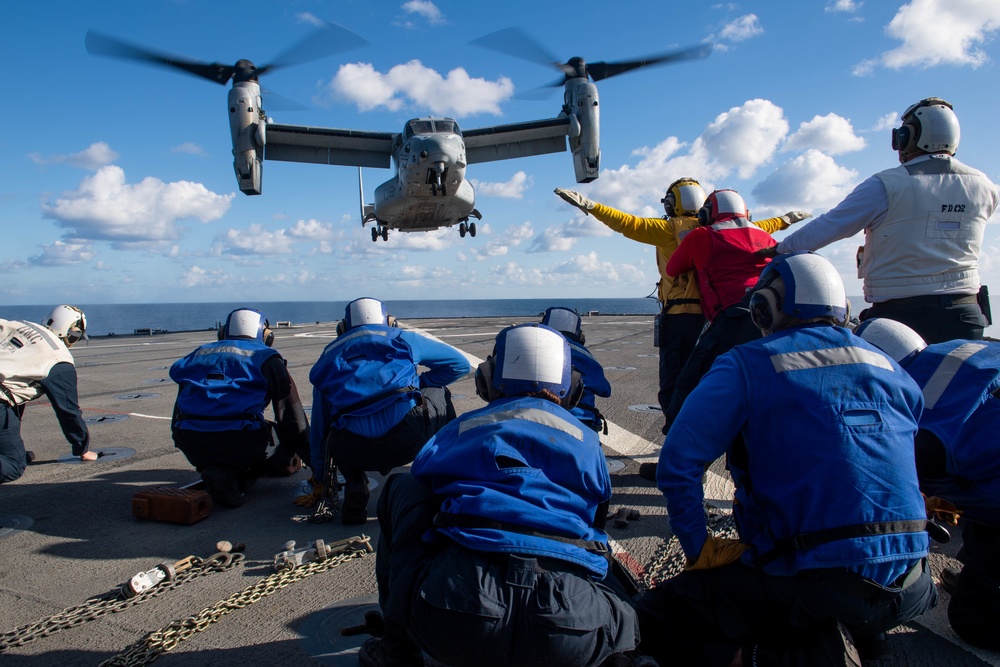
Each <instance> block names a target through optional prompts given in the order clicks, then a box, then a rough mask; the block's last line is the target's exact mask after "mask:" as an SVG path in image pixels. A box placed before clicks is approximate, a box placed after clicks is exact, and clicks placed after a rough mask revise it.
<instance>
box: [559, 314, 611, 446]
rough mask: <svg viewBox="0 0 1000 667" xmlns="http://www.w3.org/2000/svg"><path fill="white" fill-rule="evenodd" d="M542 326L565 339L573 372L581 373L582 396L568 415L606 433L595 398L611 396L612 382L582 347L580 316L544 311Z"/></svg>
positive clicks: (595, 360)
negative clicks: (553, 330) (554, 331)
mask: <svg viewBox="0 0 1000 667" xmlns="http://www.w3.org/2000/svg"><path fill="white" fill-rule="evenodd" d="M542 324H544V325H545V326H547V327H550V328H552V329H555V330H556V331H558V332H559V333H561V334H562V335H563V336H565V338H566V341H567V342H568V343H569V351H570V357H571V359H572V362H573V370H575V371H576V372H578V373H579V374H580V382H581V383H582V384H583V394H582V395H581V396H580V400H579V402H578V403H577V404H576V405H575V406H573V408H572V409H571V410H570V414H572V415H573V416H574V417H576V418H577V419H579V420H580V421H581V422H583V423H584V424H585V425H587V426H589V427H590V428H592V429H593V430H595V431H597V432H598V433H600V432H602V431H603V432H604V433H605V434H607V432H608V424H607V422H606V421H605V419H604V415H603V414H601V411H600V410H599V409H598V408H597V397H598V396H599V397H601V398H608V397H609V396H611V383H610V382H608V378H607V377H606V376H605V375H604V367H603V366H601V362H599V361H598V360H597V358H596V357H594V355H593V354H591V352H590V350H588V349H587V347H586V345H585V343H586V340H587V337H586V336H585V335H584V333H583V324H582V322H581V321H580V316H579V315H578V314H577V313H576V312H574V311H572V310H570V309H569V308H561V307H558V306H555V307H552V308H547V309H546V310H545V313H544V314H543V315H542Z"/></svg>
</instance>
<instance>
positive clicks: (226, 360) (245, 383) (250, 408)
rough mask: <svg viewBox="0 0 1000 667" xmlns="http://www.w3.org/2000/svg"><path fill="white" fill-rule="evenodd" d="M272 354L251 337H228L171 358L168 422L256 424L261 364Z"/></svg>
mask: <svg viewBox="0 0 1000 667" xmlns="http://www.w3.org/2000/svg"><path fill="white" fill-rule="evenodd" d="M276 354H278V351H277V350H273V349H271V348H269V347H267V346H266V345H264V343H262V342H260V341H257V340H249V339H230V340H220V341H217V342H214V343H208V344H206V345H202V346H201V347H199V348H198V349H196V350H194V351H193V352H191V353H190V354H188V355H187V356H185V357H183V358H181V359H178V360H177V361H175V362H174V363H173V365H172V366H171V367H170V379H172V380H173V381H174V382H176V383H177V384H178V391H177V402H176V405H175V416H174V422H173V426H174V427H175V428H181V429H186V430H191V431H201V432H218V431H237V430H240V429H259V428H261V426H263V424H264V409H265V408H266V407H267V404H268V398H269V397H268V385H267V378H266V377H265V376H264V373H263V372H262V370H261V366H263V364H264V362H265V361H267V360H268V359H270V358H271V357H273V356H275V355H276ZM197 417H204V419H198V418H197ZM226 418H230V419H226Z"/></svg>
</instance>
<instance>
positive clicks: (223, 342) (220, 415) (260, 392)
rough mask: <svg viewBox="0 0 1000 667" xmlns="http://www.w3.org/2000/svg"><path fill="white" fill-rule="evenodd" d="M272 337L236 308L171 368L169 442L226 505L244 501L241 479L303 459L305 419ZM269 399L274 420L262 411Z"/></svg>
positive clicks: (252, 313)
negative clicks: (173, 392) (210, 337)
mask: <svg viewBox="0 0 1000 667" xmlns="http://www.w3.org/2000/svg"><path fill="white" fill-rule="evenodd" d="M273 342H274V333H272V332H271V329H270V325H269V323H268V321H267V318H266V317H264V314H263V313H261V312H260V311H259V310H257V309H255V308H238V309H236V310H234V311H233V312H231V313H230V314H229V317H227V318H226V323H225V325H224V326H223V327H222V328H220V329H219V340H218V341H214V342H211V343H207V344H205V345H202V346H200V347H199V348H198V349H196V350H194V351H193V352H191V353H190V354H188V355H187V356H185V357H184V358H182V359H179V360H177V361H175V362H174V364H173V365H172V366H171V367H170V378H171V379H172V380H173V381H174V382H176V383H177V385H178V387H177V400H176V402H175V403H174V413H173V420H172V421H171V432H172V434H173V439H174V444H175V446H176V447H177V448H178V449H180V450H181V451H182V452H184V456H186V457H187V459H188V461H189V462H190V463H191V465H193V466H194V467H195V468H196V469H197V470H198V472H200V473H201V477H202V479H203V480H204V482H205V490H206V491H208V493H209V495H211V496H212V499H213V500H215V502H217V503H219V504H220V505H223V506H225V507H239V506H241V505H243V503H244V502H245V501H246V489H247V486H248V484H249V483H250V482H251V481H252V480H254V479H256V478H257V477H260V476H262V475H270V476H283V475H289V474H291V473H293V472H295V471H296V470H298V469H299V468H300V467H301V465H302V462H305V463H306V464H308V463H309V461H310V458H309V422H308V420H307V418H306V414H305V410H304V408H303V407H302V401H301V399H300V398H299V392H298V389H297V388H296V386H295V381H294V380H293V379H292V376H291V375H290V374H289V373H288V368H287V367H286V365H285V363H286V362H285V360H284V359H283V358H282V356H281V354H279V353H278V351H277V350H275V349H273V348H272V347H271V345H272V344H273ZM268 403H270V404H271V406H272V408H273V410H274V422H273V423H272V422H270V421H268V420H267V419H266V418H265V416H264V410H265V408H267V405H268ZM275 435H276V436H277V442H275Z"/></svg>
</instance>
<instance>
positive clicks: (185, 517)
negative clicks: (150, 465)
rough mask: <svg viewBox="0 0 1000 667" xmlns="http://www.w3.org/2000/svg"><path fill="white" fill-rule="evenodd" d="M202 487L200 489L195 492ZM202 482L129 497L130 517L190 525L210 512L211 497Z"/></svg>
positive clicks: (159, 489) (140, 492)
mask: <svg viewBox="0 0 1000 667" xmlns="http://www.w3.org/2000/svg"><path fill="white" fill-rule="evenodd" d="M199 487H202V488H199ZM203 487H204V483H203V482H200V481H199V482H194V483H192V484H188V485H187V486H181V487H177V486H152V487H149V488H148V489H143V490H142V491H138V492H136V494H135V495H134V496H132V516H134V517H135V518H137V519H150V520H152V521H165V522H167V523H180V524H184V525H188V526H189V525H191V524H193V523H197V522H199V521H201V520H202V519H204V518H205V517H207V516H208V515H209V514H210V513H211V511H212V497H211V496H209V495H208V492H207V491H205V489H204V488H203Z"/></svg>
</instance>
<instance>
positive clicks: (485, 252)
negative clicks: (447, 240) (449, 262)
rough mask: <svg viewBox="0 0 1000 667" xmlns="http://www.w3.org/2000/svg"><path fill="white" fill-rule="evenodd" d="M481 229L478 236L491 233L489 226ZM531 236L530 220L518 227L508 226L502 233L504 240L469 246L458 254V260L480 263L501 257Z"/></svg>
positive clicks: (532, 230) (532, 229)
mask: <svg viewBox="0 0 1000 667" xmlns="http://www.w3.org/2000/svg"><path fill="white" fill-rule="evenodd" d="M483 228H484V229H483V231H481V232H480V234H491V233H492V230H491V229H490V227H489V225H483ZM533 234H534V228H533V227H532V225H531V221H530V220H525V221H524V222H522V223H521V224H519V225H509V226H508V227H507V229H506V230H505V232H504V238H502V239H497V240H491V241H488V242H487V243H486V245H485V246H478V247H477V246H469V247H468V249H467V251H465V250H463V251H462V252H460V253H459V255H458V258H459V259H460V260H461V261H467V260H469V259H473V260H477V261H482V260H484V259H487V258H489V257H502V256H504V255H506V254H507V253H508V252H510V249H511V248H514V247H517V246H519V245H521V243H522V242H524V241H527V240H528V239H530V238H531V237H532V235H533Z"/></svg>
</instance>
